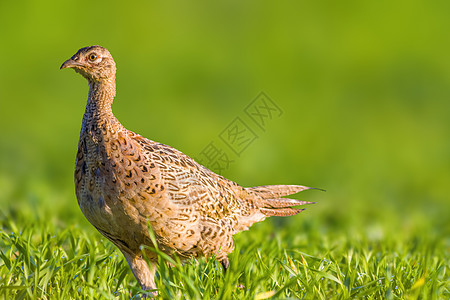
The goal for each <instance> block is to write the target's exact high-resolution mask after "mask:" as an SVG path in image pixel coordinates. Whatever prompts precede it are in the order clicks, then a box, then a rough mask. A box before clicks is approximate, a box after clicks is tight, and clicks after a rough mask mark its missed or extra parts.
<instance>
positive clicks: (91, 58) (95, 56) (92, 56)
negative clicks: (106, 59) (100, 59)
mask: <svg viewBox="0 0 450 300" xmlns="http://www.w3.org/2000/svg"><path fill="white" fill-rule="evenodd" d="M96 59H97V54H95V53H91V54H89V60H90V61H94V60H96Z"/></svg>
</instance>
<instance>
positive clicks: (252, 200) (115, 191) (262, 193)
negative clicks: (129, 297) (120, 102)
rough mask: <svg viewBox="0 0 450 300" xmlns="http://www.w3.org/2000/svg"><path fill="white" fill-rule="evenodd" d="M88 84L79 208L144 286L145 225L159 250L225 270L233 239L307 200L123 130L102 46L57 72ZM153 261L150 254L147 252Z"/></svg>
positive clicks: (147, 270) (110, 64)
mask: <svg viewBox="0 0 450 300" xmlns="http://www.w3.org/2000/svg"><path fill="white" fill-rule="evenodd" d="M64 68H73V69H75V71H76V72H78V73H80V74H82V75H83V76H84V77H85V78H86V79H87V80H88V82H89V96H88V101H87V105H86V111H85V113H84V117H83V123H82V127H81V133H80V140H79V143H78V153H77V158H76V166H75V188H76V195H77V199H78V204H79V206H80V208H81V210H82V211H83V214H84V215H85V216H86V218H87V219H88V220H89V222H90V223H91V224H92V225H93V226H94V227H95V228H97V230H98V231H99V232H100V233H102V234H103V235H104V236H105V237H107V238H108V239H109V240H111V241H112V242H113V243H114V244H115V245H116V246H117V247H118V248H119V249H120V250H121V251H122V253H123V254H124V256H125V258H126V260H127V262H128V264H129V265H130V268H131V270H132V271H133V274H134V275H135V277H136V279H137V280H138V281H139V283H140V285H141V287H142V288H143V289H156V286H155V282H154V274H155V267H154V266H155V265H154V266H151V267H149V266H148V265H147V263H146V262H145V261H144V259H143V257H142V252H141V248H140V246H141V245H149V246H151V245H152V243H151V241H150V237H149V233H148V227H147V224H150V226H151V228H152V229H153V231H154V233H155V237H156V241H157V243H158V247H159V248H160V249H161V250H162V251H164V252H165V253H167V254H169V255H170V254H173V253H176V254H177V255H178V256H179V257H181V258H184V259H188V258H192V257H197V256H206V257H210V256H215V257H216V258H217V259H218V260H219V261H221V262H222V265H223V266H224V268H225V269H226V268H227V266H228V258H227V254H228V253H230V252H231V251H233V248H234V244H233V238H232V237H233V235H234V234H235V233H237V232H239V231H242V230H247V229H248V228H249V227H250V226H251V225H252V224H253V223H255V222H259V221H262V220H264V219H265V218H266V217H268V216H289V215H295V214H297V213H299V212H300V211H302V209H296V208H293V206H297V205H302V204H307V203H310V202H305V201H299V200H293V199H287V198H281V197H282V196H286V195H290V194H294V193H297V192H300V191H302V190H305V189H308V187H304V186H296V185H275V186H260V187H251V188H243V187H241V186H239V185H238V184H236V183H234V182H233V181H230V180H228V179H226V178H224V177H222V176H220V175H217V174H215V173H214V172H212V171H210V170H208V169H207V168H205V167H203V166H201V165H200V164H198V163H196V162H195V161H194V160H193V159H191V158H190V157H188V156H187V155H185V154H183V153H181V152H180V151H178V150H176V149H174V148H172V147H170V146H167V145H163V144H160V143H157V142H154V141H151V140H149V139H146V138H144V137H142V136H140V135H138V134H136V133H134V132H131V131H129V130H127V129H126V128H124V127H123V126H122V124H120V122H119V121H118V120H117V119H116V118H115V117H114V115H113V113H112V110H111V104H112V102H113V99H114V96H115V93H116V88H115V73H116V66H115V62H114V60H113V58H112V56H111V55H110V53H109V52H108V50H106V49H105V48H103V47H100V46H91V47H86V48H82V49H80V50H78V52H77V53H76V54H75V55H74V56H72V58H71V59H69V60H67V61H66V62H64V64H63V65H62V66H61V69H64ZM146 255H147V256H148V257H149V259H150V262H151V263H152V264H156V261H157V259H156V256H155V254H154V253H153V252H151V251H149V252H148V253H146Z"/></svg>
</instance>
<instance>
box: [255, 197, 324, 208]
mask: <svg viewBox="0 0 450 300" xmlns="http://www.w3.org/2000/svg"><path fill="white" fill-rule="evenodd" d="M314 203H315V202H308V201H300V200H296V199H289V198H278V199H262V200H259V201H258V204H260V206H261V207H264V208H286V207H291V206H297V205H304V204H314Z"/></svg>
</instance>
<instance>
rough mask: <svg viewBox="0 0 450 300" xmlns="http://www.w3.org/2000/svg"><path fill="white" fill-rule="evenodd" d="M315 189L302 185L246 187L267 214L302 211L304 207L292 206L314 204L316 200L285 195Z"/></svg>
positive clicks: (289, 213)
mask: <svg viewBox="0 0 450 300" xmlns="http://www.w3.org/2000/svg"><path fill="white" fill-rule="evenodd" d="M308 189H314V188H310V187H307V186H302V185H263V186H255V187H249V188H246V190H247V191H249V192H251V193H252V194H254V195H255V196H256V198H257V200H256V201H255V203H256V204H257V206H258V207H259V210H260V212H262V213H263V214H264V215H265V216H267V217H271V216H292V215H296V214H298V213H300V212H301V211H303V210H304V209H298V208H292V206H298V205H304V204H313V203H314V202H308V201H300V200H295V199H289V198H281V197H283V196H287V195H292V194H296V193H299V192H301V191H304V190H308Z"/></svg>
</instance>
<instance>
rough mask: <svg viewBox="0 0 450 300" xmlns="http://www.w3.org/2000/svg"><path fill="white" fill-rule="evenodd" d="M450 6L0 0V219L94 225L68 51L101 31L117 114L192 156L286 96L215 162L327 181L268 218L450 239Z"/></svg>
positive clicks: (287, 178) (255, 181)
mask: <svg viewBox="0 0 450 300" xmlns="http://www.w3.org/2000/svg"><path fill="white" fill-rule="evenodd" d="M449 11H450V2H448V1H416V0H410V1H344V2H342V1H339V2H336V1H295V2H294V1H292V2H288V3H286V2H283V3H279V2H273V1H214V2H211V1H196V2H187V1H175V2H170V1H131V2H130V1H128V2H124V1H85V0H78V1H70V2H69V1H42V0H39V1H37V0H35V1H30V0H24V1H1V2H0V33H1V34H0V128H1V139H0V207H1V214H0V216H1V218H13V219H15V220H17V222H18V224H23V226H32V224H33V223H34V222H36V221H37V220H46V221H48V222H54V223H55V224H58V226H59V227H61V228H64V227H67V226H69V225H70V226H72V225H73V224H77V226H86V230H92V231H94V229H93V228H91V227H89V224H88V223H87V221H86V220H85V219H84V217H83V216H82V214H81V212H80V210H79V208H78V206H77V202H76V198H75V193H74V186H73V168H74V161H75V153H76V148H77V142H78V135H79V130H80V125H81V118H82V115H83V112H84V105H85V102H86V99H87V92H88V86H87V83H86V81H85V79H83V78H82V77H81V76H79V75H77V74H75V73H74V72H73V71H68V70H64V71H60V70H59V66H60V65H61V63H62V62H63V61H64V60H66V59H68V58H69V57H70V56H72V55H73V54H74V53H75V52H76V51H77V50H78V49H79V48H81V47H84V46H88V45H93V44H99V45H102V46H104V47H106V48H108V49H109V50H110V52H111V53H112V55H113V56H114V58H115V60H116V63H117V65H118V74H117V87H118V92H117V97H116V101H115V103H114V105H113V111H114V112H115V114H116V116H117V117H118V118H119V120H121V122H122V123H123V124H124V125H125V126H126V127H127V128H129V129H131V130H133V131H135V132H138V133H140V134H142V135H144V136H146V137H148V138H151V139H153V140H156V141H159V142H162V143H165V144H169V145H171V146H173V147H175V148H177V149H179V150H181V151H183V152H184V153H186V154H188V155H190V156H193V157H196V156H198V154H199V153H200V152H201V151H202V149H203V148H204V147H205V146H206V145H207V144H208V143H209V142H210V141H213V140H215V139H217V137H218V135H219V133H220V132H221V131H222V130H223V129H224V128H225V127H226V126H227V125H228V124H229V123H230V122H231V121H232V120H233V119H234V118H235V117H237V116H241V115H242V114H243V112H244V108H245V107H246V106H247V105H248V104H249V103H250V102H251V101H252V100H253V99H254V98H255V97H256V96H257V95H258V94H259V93H260V92H261V91H264V92H265V93H266V94H267V95H268V96H269V97H270V98H271V99H272V100H273V101H274V102H275V103H276V104H277V105H278V106H279V107H280V108H281V109H282V110H283V112H284V113H283V115H282V116H280V117H279V118H274V119H273V120H271V121H270V122H268V124H267V127H266V128H265V131H262V130H260V131H258V132H257V134H258V136H259V138H258V139H257V140H255V142H254V143H252V144H251V145H250V146H249V147H248V148H247V149H246V150H245V151H244V152H243V153H242V155H241V156H240V157H236V160H235V162H234V163H233V164H231V165H230V167H229V168H227V169H226V170H224V171H223V172H222V175H224V176H226V177H228V178H230V179H232V180H234V181H237V182H238V183H240V184H241V185H243V186H253V185H262V184H281V183H285V184H304V185H308V186H313V187H319V188H323V189H326V190H327V192H325V193H322V192H313V191H308V192H306V193H304V194H302V195H299V197H300V198H301V199H305V200H312V201H318V204H316V205H314V206H312V207H309V208H308V210H307V211H306V212H305V213H303V214H302V215H301V216H298V217H293V218H289V219H282V218H272V219H273V220H271V221H269V222H267V224H268V225H261V226H273V227H274V228H276V229H278V228H279V230H282V228H284V227H281V226H280V225H286V224H280V223H286V222H290V223H291V224H290V225H292V222H298V224H303V223H308V222H309V223H310V224H316V225H317V226H320V228H322V230H323V232H327V231H330V230H335V231H336V230H337V231H344V232H348V233H349V234H351V233H352V232H353V231H354V230H359V231H361V230H362V232H363V233H367V234H368V235H375V236H379V237H380V238H382V237H383V235H385V234H397V235H408V234H412V233H414V232H418V231H420V232H423V233H424V234H426V235H431V236H436V237H438V239H439V238H442V239H446V241H447V244H446V245H447V247H448V245H449V242H448V236H449V232H450V231H449V227H450V226H449V216H450V201H449V200H450V197H449V187H450V101H449V96H450V38H449V32H450V18H449ZM209 167H211V166H209ZM294 227H295V226H294ZM290 228H292V227H290ZM444 244H445V243H444Z"/></svg>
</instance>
